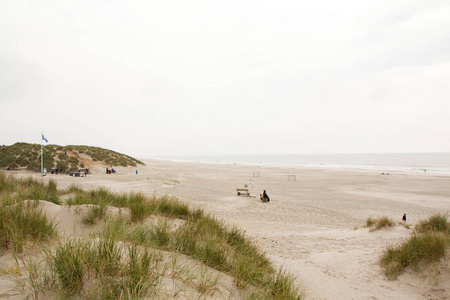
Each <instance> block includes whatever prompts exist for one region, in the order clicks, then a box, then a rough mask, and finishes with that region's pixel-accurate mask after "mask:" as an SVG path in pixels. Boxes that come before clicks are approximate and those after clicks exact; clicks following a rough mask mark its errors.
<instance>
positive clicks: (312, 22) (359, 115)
mask: <svg viewBox="0 0 450 300" xmlns="http://www.w3.org/2000/svg"><path fill="white" fill-rule="evenodd" d="M0 104H1V106H0V107H1V108H0V144H6V145H10V144H13V143H15V142H30V143H40V142H41V132H43V133H44V135H45V136H46V138H47V139H48V141H49V143H50V144H59V145H70V144H77V145H78V144H80V145H91V146H99V147H103V148H109V149H112V150H115V151H119V152H122V153H126V154H130V155H134V156H137V157H141V158H145V157H157V156H162V155H177V154H178V155H188V154H197V155H202V154H302V153H367V152H368V153H371V152H450V1H437V0H436V1H426V0H424V1H413V0H405V1H392V0H389V1H380V0H376V1H360V0H355V1H333V0H329V1H298V0H292V1H283V0H280V1H273V0H271V1H268V0H259V1H247V0H227V1H211V0H204V1H196V0H193V1H186V0H180V1H171V0H164V1H148V0H145V1H144V0H142V1H141V0H140V1H130V0H127V1H125V0H123V1H119V0H101V1H95V0H86V1H73V0H53V1H50V0H41V1H36V0H29V1H24V0H10V1H8V0H0Z"/></svg>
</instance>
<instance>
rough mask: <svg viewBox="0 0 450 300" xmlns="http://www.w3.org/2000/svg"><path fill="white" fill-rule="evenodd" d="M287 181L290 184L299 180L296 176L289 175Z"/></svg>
mask: <svg viewBox="0 0 450 300" xmlns="http://www.w3.org/2000/svg"><path fill="white" fill-rule="evenodd" d="M287 181H288V182H294V181H297V178H295V175H288V177H287Z"/></svg>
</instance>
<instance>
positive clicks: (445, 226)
mask: <svg viewBox="0 0 450 300" xmlns="http://www.w3.org/2000/svg"><path fill="white" fill-rule="evenodd" d="M449 228H450V223H449V222H447V215H442V214H435V215H432V216H431V217H429V218H428V219H427V220H424V221H421V222H419V223H418V224H417V225H416V228H415V233H414V234H413V235H412V236H411V237H410V238H409V239H408V240H406V241H404V242H403V243H400V244H398V245H394V246H390V247H388V248H387V249H386V250H385V251H384V253H383V255H382V257H381V265H382V266H383V268H384V270H385V275H386V276H387V277H388V278H390V279H395V278H397V276H398V275H399V274H401V273H402V272H403V271H404V270H405V269H406V268H408V267H410V268H413V269H416V268H418V267H420V266H421V265H426V264H429V263H431V262H439V261H440V260H441V259H442V258H444V257H446V255H447V253H448V250H449V248H450V231H449Z"/></svg>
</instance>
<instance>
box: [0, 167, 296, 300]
mask: <svg viewBox="0 0 450 300" xmlns="http://www.w3.org/2000/svg"><path fill="white" fill-rule="evenodd" d="M0 188H1V189H0V191H1V192H0V197H1V203H0V204H1V206H2V207H1V208H0V209H1V210H0V238H1V244H0V247H7V248H8V249H11V250H15V251H20V250H22V249H23V248H24V247H23V245H26V244H27V241H35V242H43V241H47V240H49V239H51V238H53V237H55V236H56V234H55V230H54V229H55V226H54V224H53V223H52V222H51V221H49V220H47V218H46V216H45V214H43V213H42V210H39V206H38V205H36V203H37V202H35V201H30V202H25V201H23V198H22V197H19V190H20V189H23V191H22V193H23V194H27V195H43V196H45V195H47V194H46V193H48V194H51V195H52V197H56V199H57V200H58V201H59V197H60V196H61V195H69V198H68V199H67V204H68V205H79V204H91V206H90V208H89V210H88V212H87V214H86V217H85V218H84V219H83V222H84V223H85V224H94V223H95V222H96V221H98V220H100V219H102V220H104V222H105V226H104V228H103V230H102V231H101V232H99V233H97V234H96V235H94V236H89V237H84V238H76V237H74V238H71V239H64V240H63V239H61V240H59V242H58V243H57V245H56V246H55V247H53V248H49V249H48V250H45V258H44V259H43V260H42V261H41V262H35V261H31V260H30V261H29V262H25V261H24V264H25V265H26V266H27V270H28V273H29V276H28V279H27V281H26V283H25V284H23V286H24V289H26V290H27V291H28V292H29V293H30V294H32V295H33V297H38V295H45V294H46V293H55V292H56V293H57V295H58V296H59V297H62V298H65V297H75V298H77V297H81V298H89V299H131V298H133V299H136V298H144V297H153V298H158V297H160V296H161V295H162V294H161V293H163V294H164V298H172V297H176V296H177V295H178V294H179V293H180V292H181V291H182V290H183V289H184V288H185V287H189V288H194V289H195V293H197V296H196V297H197V298H198V295H200V298H204V297H207V296H209V297H219V298H221V297H223V298H227V297H228V296H229V295H222V294H221V296H218V294H216V293H219V292H218V285H219V284H220V282H221V278H220V277H221V276H220V273H219V272H224V273H226V274H228V275H230V276H232V278H234V286H235V288H236V289H238V290H239V291H240V292H239V293H240V298H242V299H303V298H304V292H303V291H302V290H301V289H299V288H298V287H296V286H295V285H294V279H295V278H294V277H293V276H292V275H290V274H288V273H286V272H284V271H283V270H281V269H280V270H278V271H277V270H275V269H274V268H273V267H272V266H271V264H270V262H269V260H268V259H267V257H266V256H265V254H264V253H262V252H261V251H260V250H258V248H257V247H256V245H255V244H254V243H253V242H252V241H251V240H249V239H248V238H247V237H246V236H245V234H244V232H243V231H242V230H240V229H238V228H236V227H229V226H227V225H226V224H224V223H223V222H222V221H220V220H218V219H216V218H214V217H212V216H210V215H207V214H205V213H204V212H203V211H202V210H200V209H191V208H189V207H188V206H187V205H185V204H184V203H182V202H181V201H179V200H178V199H177V198H175V197H169V196H163V197H157V196H156V195H154V196H152V197H147V196H145V195H143V194H133V193H132V194H115V193H111V192H109V191H108V190H105V189H101V188H100V189H97V190H92V191H84V190H82V189H80V188H78V187H76V186H71V187H70V188H68V189H65V190H57V188H56V183H55V182H51V183H50V184H48V185H45V184H43V183H42V182H38V181H33V180H31V179H24V180H18V179H15V178H13V177H12V176H6V175H5V174H4V173H1V172H0ZM12 199H14V200H12ZM36 200H38V199H36ZM55 202H57V201H55ZM109 205H112V206H116V207H118V208H123V209H124V210H125V209H126V210H127V211H129V212H130V214H129V215H127V214H125V213H123V214H122V213H119V214H118V215H117V216H115V217H111V216H109V217H107V215H106V214H105V210H106V207H107V206H109ZM35 207H36V212H38V214H37V215H38V217H35V218H25V217H21V216H22V215H27V214H28V211H29V210H31V209H35ZM39 213H40V214H39ZM155 216H156V217H155ZM35 219H36V220H37V221H34V220H35ZM12 220H21V221H20V222H19V223H18V222H13V221H12ZM149 220H155V222H149ZM175 221H176V222H177V224H178V225H177V226H175V227H174V226H173V224H172V223H173V222H175ZM14 223H17V224H14ZM13 224H14V226H20V227H21V228H22V230H23V232H24V233H23V236H22V239H21V242H20V245H19V244H16V246H11V245H12V243H13V242H11V241H16V240H17V238H16V237H15V236H13V237H9V236H7V235H6V234H4V233H5V232H13V233H15V234H17V232H20V231H18V228H16V227H14V228H12V227H11V228H8V227H7V226H12V225H13ZM33 229H34V230H35V231H33ZM38 233H39V234H40V235H39V234H38ZM160 250H164V251H165V252H161V251H160ZM163 253H166V254H163ZM167 253H169V254H167ZM182 254H184V255H187V256H188V257H190V259H192V260H194V261H196V262H198V263H200V264H198V263H197V264H194V265H192V264H191V266H188V265H186V264H185V263H182V262H177V257H178V256H179V255H182ZM167 255H170V256H171V257H172V261H171V262H168V261H167ZM194 266H197V267H194ZM198 266H200V267H198ZM214 270H216V271H214ZM168 277H170V278H171V279H172V280H173V282H174V285H173V291H172V292H171V293H169V294H170V296H169V297H167V295H168V294H167V291H166V290H164V289H163V288H162V287H161V286H162V282H163V280H164V279H167V278H168ZM161 291H163V292H161Z"/></svg>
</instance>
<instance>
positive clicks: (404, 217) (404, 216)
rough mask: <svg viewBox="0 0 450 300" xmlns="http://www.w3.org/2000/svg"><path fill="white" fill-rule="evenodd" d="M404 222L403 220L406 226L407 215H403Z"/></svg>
mask: <svg viewBox="0 0 450 300" xmlns="http://www.w3.org/2000/svg"><path fill="white" fill-rule="evenodd" d="M402 220H403V224H406V214H403V218H402Z"/></svg>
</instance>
